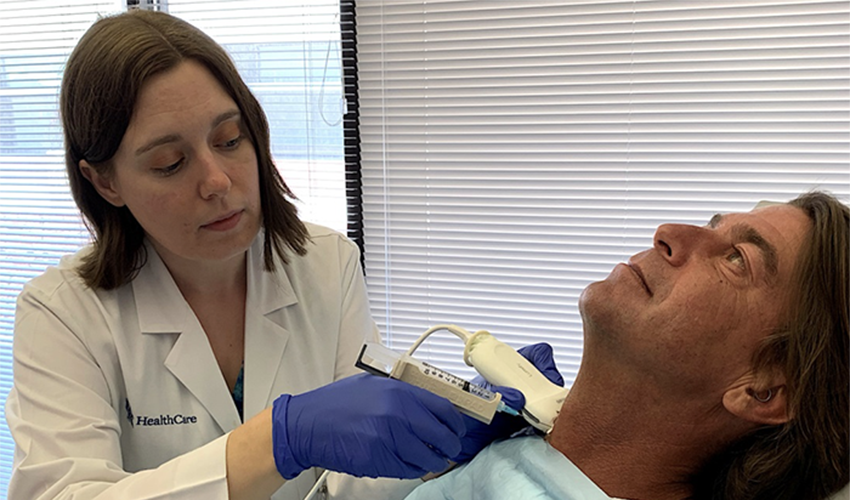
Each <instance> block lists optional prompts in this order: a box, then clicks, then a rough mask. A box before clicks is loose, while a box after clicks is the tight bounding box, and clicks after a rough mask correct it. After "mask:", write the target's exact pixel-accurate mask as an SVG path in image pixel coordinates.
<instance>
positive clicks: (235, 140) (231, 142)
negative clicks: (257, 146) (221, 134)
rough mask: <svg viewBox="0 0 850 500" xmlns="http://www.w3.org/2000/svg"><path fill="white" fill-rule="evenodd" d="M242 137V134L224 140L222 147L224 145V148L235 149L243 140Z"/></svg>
mask: <svg viewBox="0 0 850 500" xmlns="http://www.w3.org/2000/svg"><path fill="white" fill-rule="evenodd" d="M242 137H243V136H242V135H238V136H236V137H234V138H233V139H230V140H229V141H227V142H223V143H222V144H221V147H223V148H224V149H235V148H236V147H237V146H239V144H240V143H241V142H242Z"/></svg>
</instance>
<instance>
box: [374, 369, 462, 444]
mask: <svg viewBox="0 0 850 500" xmlns="http://www.w3.org/2000/svg"><path fill="white" fill-rule="evenodd" d="M388 380H391V381H392V382H394V383H396V384H399V385H400V387H403V388H404V390H405V391H407V392H409V393H410V394H411V395H412V396H413V398H414V399H415V401H416V403H418V405H413V406H412V407H411V405H410V404H409V403H412V401H409V402H408V401H404V402H402V403H403V405H402V408H403V410H404V411H405V413H406V414H407V416H408V418H409V419H411V421H415V418H416V417H417V416H420V417H421V416H426V415H428V416H430V417H433V418H434V419H435V420H436V421H438V422H439V423H441V424H442V426H443V427H445V428H446V429H447V430H448V431H450V432H451V434H453V435H455V436H456V437H462V436H463V434H464V433H465V432H466V426H465V425H464V423H463V417H462V416H461V414H460V412H459V411H457V409H456V408H455V407H454V405H453V404H452V403H451V402H450V401H449V400H448V399H446V398H444V397H441V396H437V395H436V394H433V393H431V392H428V391H426V390H425V389H422V388H420V387H416V386H413V385H410V384H408V383H406V382H401V381H397V380H393V379H388ZM417 406H418V408H417ZM432 427H433V426H432V425H426V426H425V428H426V429H430V428H432Z"/></svg>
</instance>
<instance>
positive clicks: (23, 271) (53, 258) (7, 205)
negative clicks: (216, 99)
mask: <svg viewBox="0 0 850 500" xmlns="http://www.w3.org/2000/svg"><path fill="white" fill-rule="evenodd" d="M130 4H131V5H132V6H133V7H135V8H151V9H158V10H167V11H169V12H170V13H172V14H174V15H177V16H178V17H182V18H183V19H186V20H187V21H189V22H191V23H193V24H195V25H196V26H198V27H199V28H201V29H203V30H204V31H205V32H206V33H208V34H209V35H211V36H212V37H213V38H214V39H215V40H216V41H218V42H219V43H221V44H222V45H224V46H225V48H227V49H228V51H229V52H230V54H231V55H232V56H233V58H234V60H235V62H236V64H237V67H238V68H239V70H240V72H241V74H242V75H243V77H244V78H245V80H246V82H247V83H248V85H249V86H250V87H251V89H252V91H253V92H254V93H255V95H257V97H258V98H259V100H260V101H261V103H262V104H263V107H264V109H265V111H266V114H267V117H268V119H269V123H270V126H271V134H272V150H273V154H274V157H275V161H276V163H277V165H278V167H279V168H280V170H281V172H282V175H283V177H284V179H285V180H286V182H287V184H288V185H289V186H290V188H292V189H293V191H294V192H295V193H296V195H297V196H298V197H299V198H300V200H301V202H300V203H299V209H300V211H301V215H302V218H304V219H306V220H310V221H313V222H318V223H320V224H324V225H327V226H330V227H333V228H334V229H337V230H339V231H342V232H345V231H346V227H347V220H346V198H345V195H346V189H345V166H344V144H343V125H342V121H343V120H342V113H343V112H344V111H345V102H344V101H343V94H342V87H343V81H342V68H341V63H340V51H341V41H340V31H341V30H340V15H339V13H340V3H339V2H337V1H335V0H321V1H319V0H312V1H309V2H307V1H279V0H276V1H253V0H252V1H227V2H215V1H205V2H192V1H180V0H169V1H168V2H163V1H160V0H130ZM125 9H126V6H125V5H124V2H123V1H109V0H103V1H92V0H87V1H84V0H30V1H27V2H3V3H1V4H0V406H2V405H4V404H5V399H6V395H7V394H8V391H9V389H10V388H11V385H12V373H11V370H12V367H11V346H12V333H13V326H14V313H15V299H16V297H17V295H18V293H20V290H21V287H22V286H23V284H24V283H25V282H26V281H28V280H29V279H31V278H33V277H35V276H37V275H38V274H40V273H41V272H42V271H43V270H44V268H45V267H47V266H48V265H53V264H55V263H56V262H58V260H59V258H60V257H61V256H62V255H65V254H69V253H72V252H74V251H76V250H77V249H78V248H79V247H81V246H83V245H84V244H86V243H87V242H88V234H87V232H86V231H85V228H84V227H83V225H82V222H81V220H80V217H79V215H78V211H77V209H76V207H75V205H74V203H73V201H72V200H71V197H70V191H69V188H68V185H67V180H66V177H65V173H64V168H65V167H64V158H63V144H62V134H61V129H60V123H59V118H58V94H59V85H60V82H61V77H62V70H63V67H64V64H65V61H66V59H67V57H68V55H69V54H70V52H71V50H72V49H73V47H74V45H75V44H76V42H77V40H79V38H80V37H81V36H82V34H83V33H84V32H85V30H86V29H88V27H89V26H90V25H91V23H92V22H94V21H95V20H96V19H97V18H98V16H99V15H108V14H112V13H115V12H120V11H123V10H125ZM350 10H351V8H350V5H349V12H350ZM349 21H352V19H351V16H350V15H349ZM13 451H14V444H13V442H12V439H11V437H10V436H9V433H8V428H7V427H6V424H5V419H0V497H2V498H5V492H6V490H7V485H8V480H9V475H10V472H11V465H12V454H13Z"/></svg>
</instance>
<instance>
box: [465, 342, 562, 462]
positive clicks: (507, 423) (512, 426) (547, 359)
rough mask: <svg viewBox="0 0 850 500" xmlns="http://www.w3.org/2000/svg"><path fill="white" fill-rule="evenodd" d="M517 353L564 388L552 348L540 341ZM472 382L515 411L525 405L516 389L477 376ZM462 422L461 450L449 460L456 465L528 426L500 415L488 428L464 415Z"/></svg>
mask: <svg viewBox="0 0 850 500" xmlns="http://www.w3.org/2000/svg"><path fill="white" fill-rule="evenodd" d="M518 352H519V353H520V354H522V355H523V357H525V359H527V360H529V361H531V364H533V365H534V366H535V367H536V368H537V369H538V370H540V373H542V374H543V375H545V376H546V378H548V379H549V380H551V381H552V382H553V383H555V384H558V385H560V386H561V387H563V386H564V377H562V376H561V373H560V372H559V371H558V368H557V367H556V366H555V359H554V358H553V353H552V346H550V345H549V344H547V343H545V342H542V343H540V344H533V345H527V346H525V347H523V348H521V349H520V350H519V351H518ZM472 383H473V384H476V385H480V386H482V387H486V388H488V389H490V390H491V391H495V392H498V393H500V394H501V395H502V401H504V402H505V404H506V405H508V406H510V407H511V408H513V409H515V410H517V411H519V410H521V409H522V407H523V406H525V396H523V395H522V393H521V392H520V391H518V390H516V389H512V388H510V387H503V386H500V385H490V384H489V383H488V382H487V381H486V380H484V378H482V377H481V376H480V375H479V376H477V377H475V378H474V379H473V380H472ZM463 421H464V423H465V424H466V435H465V436H464V437H463V438H462V439H461V444H462V445H463V449H462V450H461V452H460V453H459V454H457V455H455V456H454V457H452V461H454V462H458V463H462V462H465V461H467V460H469V459H471V458H472V457H474V456H475V455H476V454H477V453H478V452H479V451H481V450H482V449H484V447H485V446H487V445H488V444H490V443H491V442H493V441H494V440H496V439H500V438H507V437H510V436H511V435H512V434H514V433H516V432H517V431H520V430H522V429H524V428H525V427H527V426H528V425H529V424H528V422H526V421H525V419H524V418H522V417H519V416H513V415H509V414H507V413H502V412H499V413H496V415H495V416H494V417H493V421H492V422H490V425H487V424H485V423H484V422H481V421H479V420H475V419H474V418H472V417H468V416H466V415H464V416H463Z"/></svg>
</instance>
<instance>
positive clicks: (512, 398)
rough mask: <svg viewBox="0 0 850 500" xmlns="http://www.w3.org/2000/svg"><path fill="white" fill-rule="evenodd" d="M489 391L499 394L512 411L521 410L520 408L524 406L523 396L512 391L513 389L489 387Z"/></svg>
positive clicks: (515, 390)
mask: <svg viewBox="0 0 850 500" xmlns="http://www.w3.org/2000/svg"><path fill="white" fill-rule="evenodd" d="M490 390H491V391H494V392H498V393H499V394H501V395H502V401H503V402H504V403H505V404H506V405H508V406H510V407H511V408H513V409H514V410H517V411H519V410H522V407H523V406H525V396H524V395H523V393H522V392H520V391H518V390H517V389H514V388H513V387H506V386H503V385H494V386H492V387H490Z"/></svg>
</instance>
